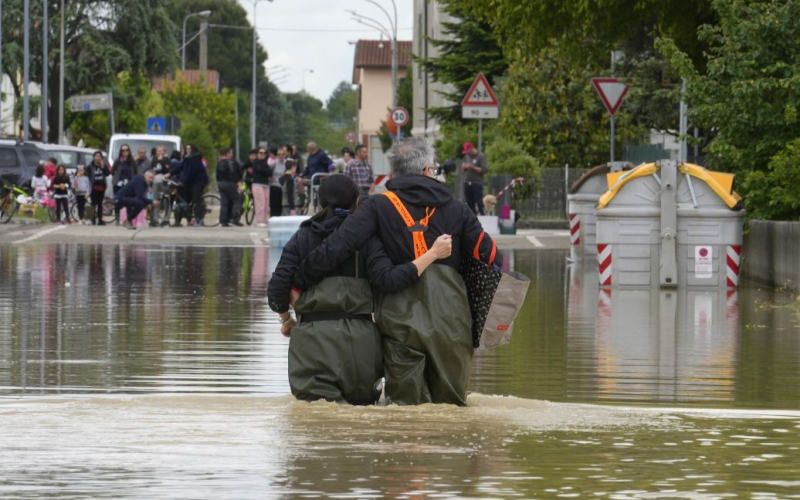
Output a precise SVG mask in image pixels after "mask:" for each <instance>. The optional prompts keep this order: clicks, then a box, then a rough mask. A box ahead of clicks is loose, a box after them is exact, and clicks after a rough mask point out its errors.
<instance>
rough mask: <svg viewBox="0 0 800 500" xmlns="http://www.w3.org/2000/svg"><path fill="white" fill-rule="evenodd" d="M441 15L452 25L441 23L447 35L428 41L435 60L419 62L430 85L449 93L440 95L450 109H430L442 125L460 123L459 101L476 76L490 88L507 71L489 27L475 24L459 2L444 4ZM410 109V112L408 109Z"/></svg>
mask: <svg viewBox="0 0 800 500" xmlns="http://www.w3.org/2000/svg"><path fill="white" fill-rule="evenodd" d="M443 8H444V11H445V12H447V13H448V14H450V15H451V16H453V17H455V18H456V19H457V20H456V21H454V22H447V23H443V25H442V27H443V31H444V33H445V34H446V35H447V36H446V38H442V39H430V43H431V45H433V46H434V47H435V48H436V49H438V51H439V55H438V57H435V58H429V59H424V58H423V59H419V62H420V64H421V66H422V70H424V71H428V72H429V73H430V74H431V76H432V77H433V79H434V81H437V82H441V83H445V84H449V85H450V86H452V88H453V90H452V92H444V93H443V95H444V96H445V97H446V98H447V100H448V101H450V102H452V103H454V104H453V105H452V106H445V107H441V108H430V109H429V110H428V111H429V113H430V114H431V116H433V117H435V118H437V119H439V120H440V121H442V122H461V121H462V118H461V104H460V103H461V99H463V97H464V96H465V95H466V93H467V91H468V90H469V87H470V85H472V82H473V81H474V80H475V76H476V75H477V74H478V73H483V74H484V75H485V76H486V78H487V79H488V80H489V84H490V85H494V83H495V79H496V78H497V77H499V76H502V75H503V73H504V72H505V70H506V68H507V67H508V61H507V59H506V58H505V57H503V53H502V51H501V50H500V47H499V46H498V45H497V40H496V38H495V35H494V33H493V32H492V29H491V27H490V26H489V24H488V23H486V22H481V21H479V20H478V19H477V18H476V17H475V16H474V15H473V14H472V12H471V11H470V10H469V9H468V8H465V7H464V6H462V4H461V3H460V2H457V1H453V0H447V2H446V3H445V4H444V7H443ZM409 109H410V108H409Z"/></svg>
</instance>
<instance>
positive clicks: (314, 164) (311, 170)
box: [303, 149, 333, 178]
mask: <svg viewBox="0 0 800 500" xmlns="http://www.w3.org/2000/svg"><path fill="white" fill-rule="evenodd" d="M331 164H333V162H332V161H331V159H330V158H329V157H328V155H326V154H325V151H323V150H321V149H320V150H318V151H317V152H316V153H314V154H313V155H308V162H307V163H306V168H305V170H304V171H303V177H307V178H311V176H312V175H314V174H327V173H328V172H329V170H328V167H330V166H331Z"/></svg>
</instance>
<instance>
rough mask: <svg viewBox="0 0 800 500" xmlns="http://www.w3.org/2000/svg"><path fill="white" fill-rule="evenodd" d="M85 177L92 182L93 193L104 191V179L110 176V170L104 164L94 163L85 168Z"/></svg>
mask: <svg viewBox="0 0 800 500" xmlns="http://www.w3.org/2000/svg"><path fill="white" fill-rule="evenodd" d="M86 175H87V176H88V177H89V179H91V180H92V189H93V190H94V191H105V190H106V177H108V176H109V175H111V169H110V168H109V167H108V165H106V164H105V162H103V163H101V164H100V165H96V164H95V163H94V161H92V163H90V164H89V166H87V167H86Z"/></svg>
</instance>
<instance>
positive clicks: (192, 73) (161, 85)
mask: <svg viewBox="0 0 800 500" xmlns="http://www.w3.org/2000/svg"><path fill="white" fill-rule="evenodd" d="M206 73H207V75H206V76H205V81H206V85H208V86H209V87H211V88H213V89H214V90H216V91H217V92H219V72H218V71H216V70H213V69H210V70H208V71H207V72H206ZM175 74H176V75H181V77H182V78H183V80H184V81H185V82H187V83H200V82H201V81H203V75H202V72H201V71H200V70H198V69H187V70H186V71H176V72H175ZM174 80H175V76H172V75H170V76H166V77H158V78H153V90H154V91H156V92H163V91H164V89H165V88H169V87H170V85H172V82H173V81H174Z"/></svg>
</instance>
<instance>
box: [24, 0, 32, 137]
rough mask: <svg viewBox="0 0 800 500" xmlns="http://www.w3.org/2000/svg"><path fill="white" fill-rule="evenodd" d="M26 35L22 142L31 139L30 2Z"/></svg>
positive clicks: (27, 1)
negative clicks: (29, 89)
mask: <svg viewBox="0 0 800 500" xmlns="http://www.w3.org/2000/svg"><path fill="white" fill-rule="evenodd" d="M23 9H24V12H25V14H24V18H25V21H24V22H23V26H24V28H23V29H24V35H23V37H22V38H23V42H22V85H23V87H22V89H23V92H25V97H24V98H23V100H22V140H23V141H27V140H28V139H30V137H31V127H30V121H31V96H30V92H28V85H29V84H30V79H31V3H30V0H25V2H24V7H23Z"/></svg>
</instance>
